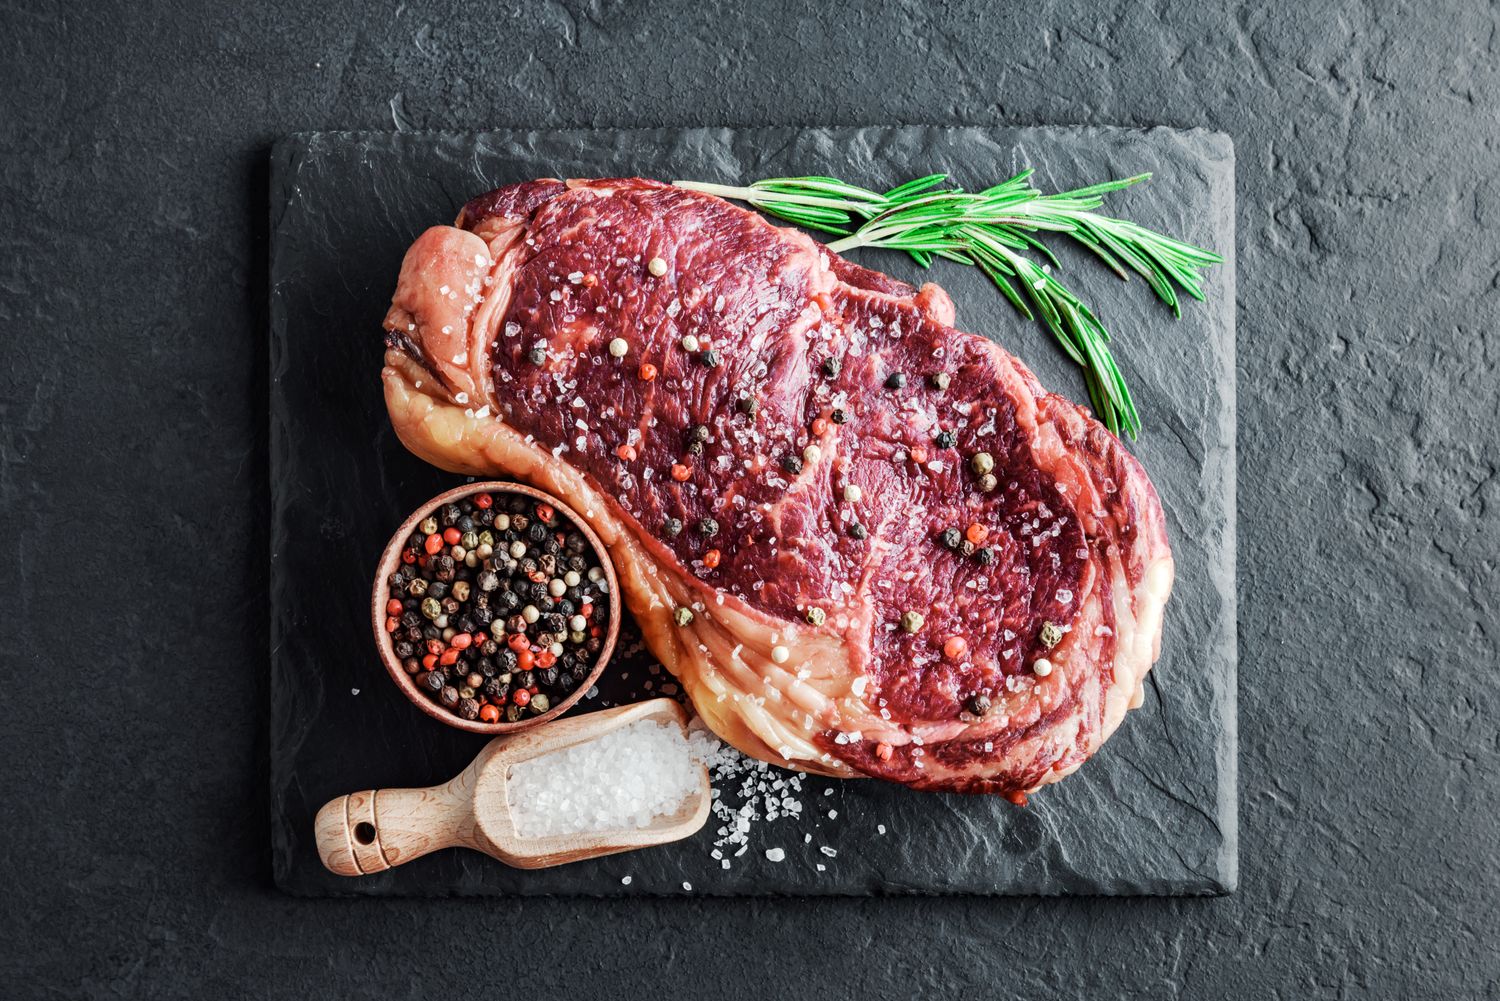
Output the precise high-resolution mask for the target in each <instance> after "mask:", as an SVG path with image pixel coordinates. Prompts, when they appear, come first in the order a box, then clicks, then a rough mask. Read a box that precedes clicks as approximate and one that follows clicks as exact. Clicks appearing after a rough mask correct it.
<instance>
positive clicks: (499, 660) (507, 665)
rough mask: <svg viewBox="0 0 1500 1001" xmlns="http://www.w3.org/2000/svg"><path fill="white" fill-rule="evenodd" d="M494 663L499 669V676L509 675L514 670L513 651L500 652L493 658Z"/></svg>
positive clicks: (514, 654)
mask: <svg viewBox="0 0 1500 1001" xmlns="http://www.w3.org/2000/svg"><path fill="white" fill-rule="evenodd" d="M495 663H496V664H498V665H499V667H500V673H501V674H510V673H511V672H512V671H514V670H515V669H516V652H515V651H514V650H509V649H505V650H501V651H500V653H499V654H498V655H497V656H496V658H495Z"/></svg>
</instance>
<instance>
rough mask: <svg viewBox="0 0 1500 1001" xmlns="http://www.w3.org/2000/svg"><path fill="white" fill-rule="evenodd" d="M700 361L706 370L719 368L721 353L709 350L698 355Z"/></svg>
mask: <svg viewBox="0 0 1500 1001" xmlns="http://www.w3.org/2000/svg"><path fill="white" fill-rule="evenodd" d="M698 360H699V361H700V362H702V363H703V366H704V367H705V368H718V367H719V352H717V351H715V350H714V349H713V348H709V349H708V350H707V351H704V352H702V353H701V354H699V355H698Z"/></svg>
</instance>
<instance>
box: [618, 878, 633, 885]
mask: <svg viewBox="0 0 1500 1001" xmlns="http://www.w3.org/2000/svg"><path fill="white" fill-rule="evenodd" d="M630 879H631V877H629V876H621V877H620V885H621V886H629V885H630Z"/></svg>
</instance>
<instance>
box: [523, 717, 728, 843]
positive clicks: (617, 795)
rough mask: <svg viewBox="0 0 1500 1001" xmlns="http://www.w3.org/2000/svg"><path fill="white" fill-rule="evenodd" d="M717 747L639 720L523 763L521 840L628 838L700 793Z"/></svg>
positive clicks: (693, 735)
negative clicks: (614, 833)
mask: <svg viewBox="0 0 1500 1001" xmlns="http://www.w3.org/2000/svg"><path fill="white" fill-rule="evenodd" d="M717 746H718V743H717V741H715V740H713V739H712V738H710V737H708V736H707V735H705V734H703V733H701V732H698V731H695V732H693V733H691V734H689V735H688V736H686V737H684V736H683V734H682V732H681V730H679V729H678V728H677V727H676V726H671V725H667V724H663V723H658V722H656V721H655V720H640V721H638V722H636V723H632V724H630V725H629V726H625V727H621V728H620V729H618V730H614V731H612V732H610V733H607V734H605V735H604V736H603V737H600V738H599V739H598V740H594V741H589V742H586V743H583V744H577V745H574V746H573V747H568V748H564V749H563V750H560V751H553V752H551V753H549V754H544V755H542V756H541V757H537V758H532V759H530V760H528V761H522V762H519V763H518V764H516V765H514V766H512V768H511V772H510V789H509V792H510V803H511V815H512V817H513V819H514V821H515V825H516V833H517V834H519V835H520V836H521V837H523V838H539V837H546V836H549V835H554V834H577V833H581V832H584V831H608V830H622V829H623V830H630V829H640V828H644V827H648V826H650V824H651V822H652V820H654V819H655V818H657V817H660V816H666V815H669V814H672V813H674V812H676V811H677V810H678V809H679V808H680V807H681V806H682V804H683V803H684V802H685V801H687V799H688V798H689V797H690V796H692V795H693V794H694V793H695V792H696V791H697V790H698V788H699V782H700V781H701V779H700V776H701V775H702V773H701V772H700V771H699V770H698V768H699V764H700V763H701V762H702V761H704V760H705V759H706V758H708V756H709V755H710V754H712V753H713V752H714V750H715V749H716V748H717Z"/></svg>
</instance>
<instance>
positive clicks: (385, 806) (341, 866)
mask: <svg viewBox="0 0 1500 1001" xmlns="http://www.w3.org/2000/svg"><path fill="white" fill-rule="evenodd" d="M458 793H459V790H455V789H454V788H452V784H449V785H442V786H433V787H431V788H428V789H366V790H364V791H363V792H353V793H350V794H349V795H347V796H340V797H338V798H337V799H334V800H330V801H329V802H328V803H326V804H325V805H324V806H323V809H321V810H319V811H318V816H317V819H316V820H315V821H314V822H313V830H314V833H315V838H316V841H317V845H318V857H319V858H321V859H322V860H323V865H324V866H326V867H327V868H328V870H329V871H330V872H334V873H337V874H338V875H340V876H365V875H369V874H371V873H377V872H384V871H385V870H387V869H391V868H394V867H395V866H398V865H401V864H403V863H405V862H410V861H411V860H412V859H414V858H420V857H422V856H423V855H426V854H427V853H428V852H435V851H437V850H438V849H440V848H452V847H454V846H458V845H465V846H468V845H471V844H472V834H473V830H474V822H473V812H472V810H471V809H470V803H469V800H468V798H467V797H466V796H461V795H459V794H458Z"/></svg>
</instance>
